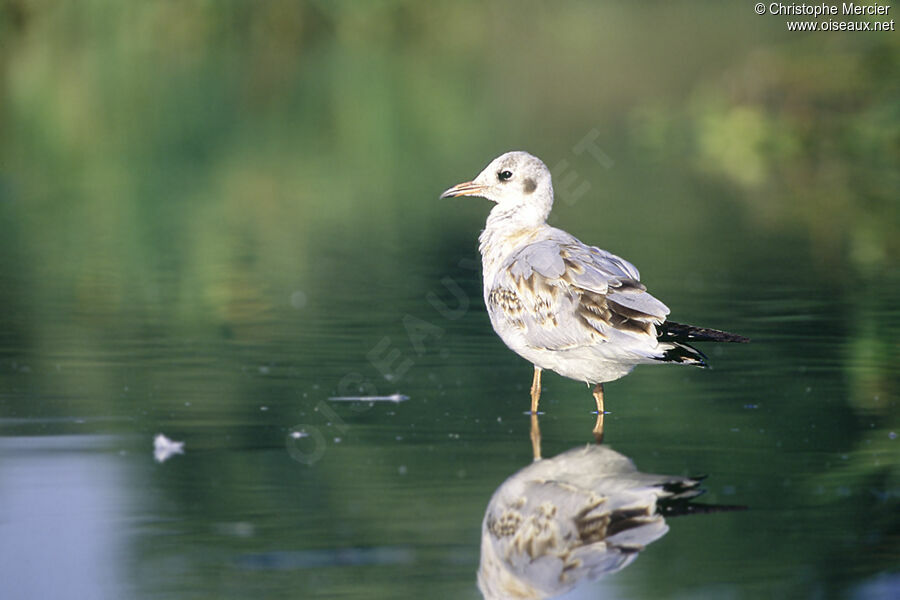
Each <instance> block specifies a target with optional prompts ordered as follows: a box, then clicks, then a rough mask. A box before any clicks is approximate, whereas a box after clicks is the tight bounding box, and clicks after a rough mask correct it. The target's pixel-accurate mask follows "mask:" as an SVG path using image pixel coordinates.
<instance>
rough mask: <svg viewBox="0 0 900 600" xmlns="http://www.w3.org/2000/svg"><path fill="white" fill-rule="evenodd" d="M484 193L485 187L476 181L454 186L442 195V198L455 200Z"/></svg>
mask: <svg viewBox="0 0 900 600" xmlns="http://www.w3.org/2000/svg"><path fill="white" fill-rule="evenodd" d="M482 192H484V186H483V185H480V184H478V183H475V182H474V181H467V182H465V183H460V184H458V185H454V186H453V187H452V188H450V189H449V190H447V191H445V192H444V193H443V194H441V198H455V197H457V196H480V195H481V193H482Z"/></svg>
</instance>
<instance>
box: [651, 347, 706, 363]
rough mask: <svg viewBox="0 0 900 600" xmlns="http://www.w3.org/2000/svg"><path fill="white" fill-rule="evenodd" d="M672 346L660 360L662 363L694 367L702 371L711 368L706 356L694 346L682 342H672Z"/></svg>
mask: <svg viewBox="0 0 900 600" xmlns="http://www.w3.org/2000/svg"><path fill="white" fill-rule="evenodd" d="M671 345H672V347H671V348H669V349H668V350H666V351H665V352H664V353H663V355H662V358H660V360H661V361H663V362H671V363H678V364H681V365H693V366H695V367H700V368H701V369H708V368H709V363H708V362H707V358H706V355H705V354H703V353H702V352H700V351H699V350H697V349H696V348H694V347H693V346H689V345H688V344H684V343H681V342H672V343H671Z"/></svg>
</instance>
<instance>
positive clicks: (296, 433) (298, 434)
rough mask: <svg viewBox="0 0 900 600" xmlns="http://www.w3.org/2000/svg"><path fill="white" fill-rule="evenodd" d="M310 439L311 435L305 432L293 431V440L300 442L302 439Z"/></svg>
mask: <svg viewBox="0 0 900 600" xmlns="http://www.w3.org/2000/svg"><path fill="white" fill-rule="evenodd" d="M305 437H309V434H308V433H306V432H305V431H292V432H291V439H295V440H299V439H300V438H305Z"/></svg>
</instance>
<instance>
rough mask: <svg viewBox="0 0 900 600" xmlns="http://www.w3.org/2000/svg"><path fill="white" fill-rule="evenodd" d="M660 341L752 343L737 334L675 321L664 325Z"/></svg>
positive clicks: (660, 333)
mask: <svg viewBox="0 0 900 600" xmlns="http://www.w3.org/2000/svg"><path fill="white" fill-rule="evenodd" d="M659 339H660V341H663V342H666V341H685V342H731V343H736V344H747V343H749V342H750V338H748V337H745V336H743V335H738V334H736V333H729V332H727V331H721V330H719V329H709V328H707V327H695V326H693V325H684V324H682V323H676V322H674V321H666V322H665V323H663V324H662V326H661V329H660V332H659Z"/></svg>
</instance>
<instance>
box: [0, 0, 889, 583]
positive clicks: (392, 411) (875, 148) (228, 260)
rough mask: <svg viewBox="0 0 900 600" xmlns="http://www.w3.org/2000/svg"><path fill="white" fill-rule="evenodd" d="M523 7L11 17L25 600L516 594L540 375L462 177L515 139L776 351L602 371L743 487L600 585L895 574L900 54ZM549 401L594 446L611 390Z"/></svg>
mask: <svg viewBox="0 0 900 600" xmlns="http://www.w3.org/2000/svg"><path fill="white" fill-rule="evenodd" d="M720 4H725V3H720ZM519 6H520V5H519V4H512V3H509V4H506V3H496V4H490V5H489V6H486V7H485V6H483V5H481V4H474V3H473V4H466V3H433V4H429V5H425V4H422V5H419V4H416V3H412V2H390V3H388V2H385V3H335V4H331V3H310V4H302V5H299V6H298V5H295V4H293V3H281V2H267V3H263V5H262V6H256V5H252V4H247V3H239V2H235V3H222V4H218V3H216V4H215V5H213V4H212V3H201V2H186V3H144V4H142V5H141V6H140V7H138V6H131V7H126V5H125V4H124V3H122V4H120V3H105V2H93V3H88V4H81V3H79V4H74V3H73V4H66V3H60V4H53V3H40V2H34V3H30V2H5V3H0V8H2V10H0V15H2V16H0V52H2V54H0V70H2V73H3V80H2V87H0V308H2V311H0V597H3V598H48V597H68V598H91V599H94V598H167V599H168V598H172V599H176V598H177V599H181V598H246V597H259V598H289V597H290V598H423V597H430V598H479V597H480V594H479V592H478V589H477V587H476V571H477V570H478V567H479V557H480V548H481V523H482V519H483V517H484V514H485V510H486V508H487V506H488V502H489V500H490V499H491V496H492V494H493V493H494V491H495V490H496V489H497V488H498V487H499V486H500V485H501V484H502V483H503V482H504V481H505V480H506V479H507V478H508V477H510V476H511V475H513V474H514V473H516V472H517V471H519V470H520V469H522V468H524V467H526V466H528V465H529V464H531V462H532V445H531V441H530V437H529V434H530V421H529V417H528V416H527V415H526V414H524V411H526V410H527V409H528V406H529V399H528V387H529V385H530V382H531V367H530V365H528V364H527V363H525V362H524V361H523V360H522V359H520V358H518V357H517V356H515V355H514V354H512V353H511V352H510V351H509V350H507V349H506V348H505V347H504V346H503V344H502V342H500V340H499V339H498V338H497V337H496V336H495V335H494V333H493V332H492V330H491V328H490V324H489V322H488V318H487V316H486V314H485V311H484V307H483V304H482V300H481V280H480V267H479V263H478V255H477V250H476V238H477V235H478V233H479V231H480V228H481V227H482V225H483V222H484V218H485V217H486V215H487V211H488V208H489V207H488V206H487V203H486V202H485V201H481V200H478V199H457V200H438V199H437V196H438V195H439V194H440V192H441V191H442V190H444V189H445V188H447V187H448V186H449V185H452V184H454V183H457V182H459V181H463V180H466V179H469V178H471V177H472V176H474V175H475V174H476V173H477V172H478V171H479V170H480V169H481V168H482V167H483V166H484V164H486V163H487V162H488V161H489V160H490V159H491V158H493V157H494V156H495V155H497V154H499V153H500V152H502V151H505V150H508V149H512V148H523V149H528V150H530V151H531V152H533V153H536V154H538V155H539V156H541V157H542V158H544V160H545V161H546V162H547V163H548V165H550V166H551V168H552V170H553V171H554V175H555V182H556V187H557V196H558V198H557V205H556V208H555V210H554V216H553V222H554V224H555V225H557V226H560V227H563V228H565V229H567V230H569V231H571V232H572V233H574V234H575V235H577V236H579V237H580V238H582V239H583V240H585V241H588V242H591V243H594V244H597V245H599V246H601V247H604V248H607V249H609V250H611V251H613V252H616V253H619V254H621V255H623V256H624V257H626V258H628V259H629V260H631V261H633V262H634V263H635V264H636V265H637V266H638V267H639V268H640V269H641V272H642V276H643V280H644V282H645V283H646V284H647V285H648V287H649V289H650V290H651V291H652V292H653V293H654V294H655V295H656V296H658V297H659V298H661V299H662V300H663V301H665V302H666V303H667V304H668V305H669V306H670V307H671V308H672V317H673V318H674V319H675V320H677V321H680V322H688V323H695V324H698V325H704V326H709V327H717V328H722V329H727V330H730V331H735V332H738V333H741V334H744V335H747V336H750V337H751V338H752V339H753V343H752V344H750V345H727V346H718V347H716V346H711V345H706V346H705V347H704V348H703V350H704V351H706V353H707V354H708V355H709V357H710V360H711V363H712V365H713V369H711V370H699V369H688V368H679V367H669V366H665V367H664V366H659V367H641V368H638V369H636V370H635V371H634V372H633V373H632V374H631V375H629V376H628V377H626V378H624V379H622V380H620V381H617V382H614V383H611V384H608V385H607V386H606V405H607V409H608V410H609V411H610V414H609V415H607V417H606V434H605V440H604V444H605V445H606V446H608V447H609V448H611V449H612V450H614V451H615V452H617V453H619V454H621V455H622V456H625V457H627V458H629V459H631V460H632V461H633V462H634V463H635V465H636V466H637V468H638V469H639V470H640V471H642V472H645V473H658V474H665V475H669V476H706V479H704V480H703V482H702V484H701V487H702V488H703V489H704V490H705V494H704V495H703V496H701V497H699V498H697V499H696V500H694V502H695V503H697V504H700V505H712V506H719V507H732V508H734V507H740V508H743V510H721V511H709V512H707V511H704V510H702V508H701V509H696V510H695V514H690V515H680V516H668V515H667V516H666V517H665V518H666V525H667V526H668V528H669V529H668V532H667V533H666V534H665V535H664V536H662V537H661V538H659V539H658V540H656V541H654V542H652V543H650V544H648V545H647V546H646V548H645V549H644V550H643V551H642V552H640V555H639V556H637V558H636V559H635V560H634V562H633V563H632V564H630V565H628V566H627V567H625V568H624V569H622V570H620V571H618V572H616V573H610V574H608V575H606V576H605V577H602V578H600V579H599V580H596V581H584V582H582V585H581V586H579V587H576V588H575V589H574V590H573V591H571V592H570V593H569V595H568V596H566V597H571V598H576V597H577V598H595V597H604V598H660V597H665V598H758V597H759V598H795V597H812V598H845V597H846V598H889V597H896V596H897V594H898V593H900V566H898V565H900V439H898V435H900V405H898V399H900V398H898V396H900V350H898V348H900V346H898V344H897V339H898V337H900V303H898V300H900V260H898V256H900V246H898V240H900V203H898V201H897V199H898V198H900V156H898V153H897V148H898V146H897V140H898V139H900V137H898V136H900V114H898V109H897V107H898V106H900V101H898V100H900V91H898V85H897V81H900V77H898V75H900V67H898V58H897V57H898V56H900V52H898V47H900V43H898V37H897V36H896V35H895V34H892V33H890V32H888V33H886V34H885V35H877V34H869V35H866V34H856V35H846V36H843V35H837V34H835V35H832V36H828V37H821V38H816V37H810V36H805V37H802V36H795V35H793V34H788V33H787V32H785V31H784V21H783V20H781V19H780V18H778V17H756V16H755V15H752V14H751V12H752V6H749V5H748V6H746V7H745V6H743V5H742V4H741V3H733V6H728V7H726V6H718V5H717V6H716V7H711V6H708V5H707V4H706V3H692V2H673V3H666V4H665V6H656V5H655V4H654V6H653V7H635V6H632V3H621V4H619V3H606V4H590V3H583V4H582V3H571V4H563V5H560V6H559V7H557V8H553V9H551V8H549V7H545V6H543V5H528V6H529V9H528V10H527V11H526V10H519V8H518V7H519ZM689 14H690V15H694V16H692V17H691V18H688V16H687V15H689ZM726 32H727V33H726ZM675 49H677V50H675ZM393 394H400V395H402V397H404V398H406V399H405V400H403V401H399V402H347V401H333V400H330V398H332V397H335V396H355V395H365V396H370V395H376V396H389V395H393ZM541 406H542V409H543V410H544V414H543V415H542V416H541V419H540V428H541V435H542V439H543V444H542V454H543V456H544V457H547V458H549V457H553V456H556V455H558V454H560V453H562V452H565V451H567V450H569V449H572V448H575V447H577V446H579V445H584V444H588V443H591V442H592V440H593V438H592V436H591V428H592V427H593V425H594V415H592V414H591V410H592V408H593V401H592V399H591V396H590V394H589V393H588V390H587V389H586V388H585V386H584V385H583V384H580V383H578V382H574V381H569V380H564V379H562V378H561V377H558V376H556V375H555V374H550V373H548V374H546V375H545V378H544V396H543V399H542V404H541ZM159 433H162V434H165V435H166V436H168V437H169V438H171V439H172V440H177V441H182V442H184V452H183V454H176V455H174V456H172V457H170V458H169V459H168V460H167V461H165V462H162V463H159V462H156V461H155V460H154V456H153V439H154V437H155V436H156V435H157V434H159ZM676 512H677V511H676Z"/></svg>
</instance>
